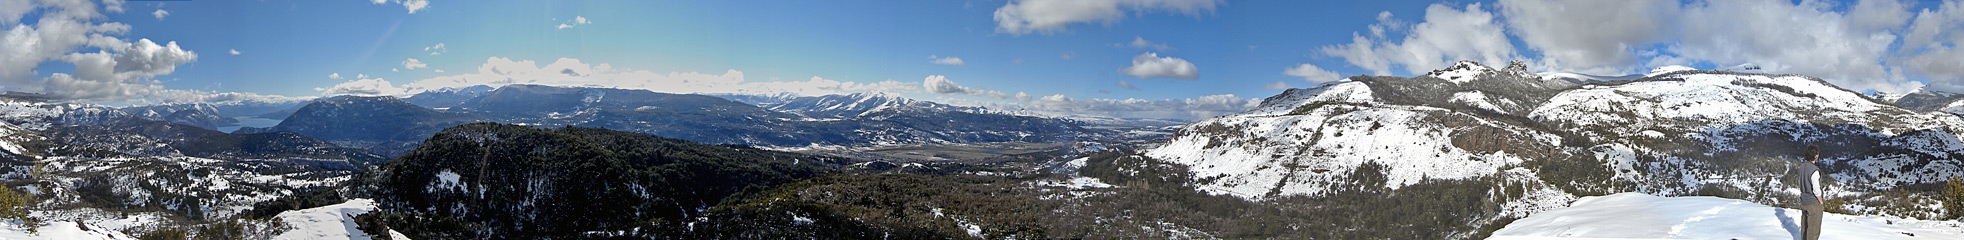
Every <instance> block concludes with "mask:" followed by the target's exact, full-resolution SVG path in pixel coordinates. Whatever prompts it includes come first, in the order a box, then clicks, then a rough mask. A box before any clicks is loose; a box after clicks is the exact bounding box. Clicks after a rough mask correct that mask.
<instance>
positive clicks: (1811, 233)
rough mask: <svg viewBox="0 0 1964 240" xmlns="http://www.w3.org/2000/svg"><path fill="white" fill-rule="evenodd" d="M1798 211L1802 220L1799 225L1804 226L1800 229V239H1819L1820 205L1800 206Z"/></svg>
mask: <svg viewBox="0 0 1964 240" xmlns="http://www.w3.org/2000/svg"><path fill="white" fill-rule="evenodd" d="M1800 210H1801V216H1802V217H1801V218H1802V219H1803V220H1801V221H1802V222H1803V223H1801V224H1802V226H1804V227H1801V229H1803V230H1801V232H1802V233H1801V234H1802V235H1801V236H1802V237H1801V239H1805V240H1819V239H1821V205H1820V204H1807V205H1801V206H1800Z"/></svg>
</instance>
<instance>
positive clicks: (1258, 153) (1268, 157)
mask: <svg viewBox="0 0 1964 240" xmlns="http://www.w3.org/2000/svg"><path fill="white" fill-rule="evenodd" d="M1558 139H1559V138H1558V137H1556V136H1554V135H1551V134H1546V133H1539V132H1536V131H1534V130H1531V129H1527V128H1521V127H1516V126H1509V125H1507V124H1505V123H1500V122H1494V121H1489V120H1486V119H1482V118H1479V117H1477V116H1474V115H1471V114H1468V113H1463V112H1457V111H1452V110H1449V109H1443V108H1438V107H1430V106H1407V105H1393V104H1387V103H1382V102H1380V101H1378V100H1376V97H1375V96H1374V95H1373V92H1372V88H1371V87H1370V86H1369V85H1367V84H1366V83H1364V82H1358V81H1339V82H1334V83H1330V84H1325V85H1321V86H1317V87H1315V88H1310V89H1291V90H1289V91H1286V92H1283V93H1282V94H1280V95H1277V96H1275V97H1270V98H1268V99H1265V100H1264V101H1263V102H1262V104H1261V105H1260V106H1257V107H1256V108H1255V109H1254V110H1250V111H1249V112H1246V113H1241V114H1234V115H1228V116H1222V117H1218V118H1213V119H1207V120H1202V121H1200V122H1196V123H1194V124H1190V125H1187V127H1185V128H1183V129H1181V130H1180V131H1179V132H1178V133H1176V134H1175V135H1174V136H1173V138H1172V139H1171V140H1170V141H1169V142H1168V143H1167V144H1166V145H1163V146H1161V147H1159V148H1155V149H1152V150H1149V151H1147V152H1146V153H1145V154H1146V155H1147V156H1149V157H1153V158H1157V159H1163V160H1167V161H1170V162H1173V163H1179V164H1184V165H1187V166H1189V167H1191V168H1192V171H1193V172H1194V173H1195V177H1196V178H1199V179H1210V180H1207V181H1204V182H1202V183H1201V184H1200V188H1201V189H1202V190H1206V191H1209V192H1212V193H1225V194H1232V195H1234V196H1239V197H1243V198H1251V199H1260V198H1268V197H1276V196H1287V195H1317V194H1321V193H1324V192H1327V191H1329V190H1331V189H1333V188H1336V187H1342V186H1344V185H1346V184H1345V183H1346V182H1349V181H1350V179H1349V176H1348V175H1347V174H1348V173H1351V172H1352V170H1355V169H1357V168H1358V167H1360V166H1363V165H1366V164H1372V165H1381V166H1382V167H1383V171H1384V175H1385V176H1386V177H1387V182H1386V187H1390V188H1393V189H1396V188H1398V187H1400V186H1404V185H1408V184H1413V183H1417V182H1418V181H1420V180H1424V179H1464V178H1471V177H1482V176H1491V175H1494V174H1495V173H1497V172H1499V171H1501V170H1503V169H1504V168H1503V167H1504V166H1509V165H1518V164H1520V163H1522V161H1524V160H1525V157H1523V156H1522V154H1523V152H1528V153H1527V154H1530V155H1531V156H1533V157H1543V155H1544V154H1546V153H1547V152H1549V151H1553V146H1554V145H1556V144H1558V143H1557V142H1558ZM1478 141H1487V142H1496V143H1505V144H1512V145H1511V146H1506V147H1500V146H1493V145H1483V144H1478V143H1477V142H1478ZM1529 149H1532V150H1529Z"/></svg>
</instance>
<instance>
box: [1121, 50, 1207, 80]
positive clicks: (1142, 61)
mask: <svg viewBox="0 0 1964 240" xmlns="http://www.w3.org/2000/svg"><path fill="white" fill-rule="evenodd" d="M1118 72H1119V73H1124V74H1125V75H1130V76H1132V77H1135V78H1155V77H1169V78H1178V79H1184V80H1189V81H1191V80H1194V79H1198V78H1200V68H1198V67H1194V66H1193V63H1190V62H1187V60H1186V59H1180V58H1175V57H1159V54H1158V53H1151V52H1147V53H1142V54H1139V55H1138V56H1133V57H1132V66H1128V67H1125V68H1122V69H1119V70H1118Z"/></svg>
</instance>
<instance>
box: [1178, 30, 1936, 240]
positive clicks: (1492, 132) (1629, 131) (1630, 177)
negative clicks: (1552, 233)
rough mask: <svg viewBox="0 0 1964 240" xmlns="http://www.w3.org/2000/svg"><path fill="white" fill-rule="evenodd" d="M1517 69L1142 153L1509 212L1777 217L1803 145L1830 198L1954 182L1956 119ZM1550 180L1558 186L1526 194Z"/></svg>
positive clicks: (1222, 170)
mask: <svg viewBox="0 0 1964 240" xmlns="http://www.w3.org/2000/svg"><path fill="white" fill-rule="evenodd" d="M1518 66H1519V65H1518V64H1517V65H1513V66H1509V67H1507V68H1505V69H1502V70H1493V69H1492V68H1486V67H1478V66H1477V64H1471V63H1470V62H1462V64H1459V65H1455V66H1454V67H1453V68H1449V69H1442V70H1438V71H1433V72H1432V73H1429V74H1428V75H1426V76H1420V77H1416V78H1399V77H1353V78H1350V79H1346V80H1344V81H1338V82H1332V83H1327V84H1324V85H1319V86H1316V87H1313V88H1308V89H1290V90H1287V91H1284V92H1282V93H1280V94H1277V95H1275V96H1272V97H1269V98H1267V99H1264V100H1263V102H1262V104H1261V105H1260V106H1258V107H1256V108H1255V109H1252V110H1250V111H1247V112H1243V113H1239V114H1231V115H1227V116H1221V117H1216V118H1212V119H1206V120H1201V121H1197V122H1195V123H1192V124H1188V125H1186V126H1184V127H1182V128H1181V129H1180V130H1179V131H1178V132H1176V133H1175V134H1174V135H1173V136H1172V137H1171V138H1170V139H1169V140H1168V142H1167V143H1166V144H1163V145H1159V146H1156V147H1153V148H1150V149H1146V150H1144V151H1142V154H1143V155H1145V156H1147V157H1152V158H1155V159H1160V160H1164V161H1167V162H1171V163H1177V164H1181V165H1185V166H1187V167H1188V171H1190V172H1191V173H1192V174H1193V179H1194V180H1193V182H1192V184H1193V185H1194V186H1196V188H1197V189H1199V190H1202V191H1206V192H1208V193H1212V194H1228V195H1233V196H1236V197H1241V198H1244V199H1250V200H1269V199H1275V198H1278V197H1285V196H1312V197H1314V196H1320V195H1323V194H1329V193H1335V192H1339V191H1342V190H1344V189H1352V188H1353V187H1359V186H1360V185H1361V187H1385V188H1389V189H1394V190H1395V189H1398V188H1401V187H1405V186H1410V185H1411V184H1416V183H1421V182H1424V181H1429V180H1476V179H1477V180H1481V181H1490V182H1492V183H1493V184H1496V187H1498V188H1506V189H1507V193H1506V194H1499V193H1496V194H1494V195H1493V198H1494V201H1496V202H1499V203H1502V205H1503V209H1501V212H1500V215H1502V216H1510V217H1520V216H1534V215H1535V214H1538V213H1540V212H1544V211H1549V210H1551V209H1557V208H1561V207H1566V206H1568V202H1569V201H1572V200H1574V199H1575V197H1576V195H1577V194H1584V193H1616V192H1631V191H1634V192H1640V193H1647V194H1656V195H1660V196H1678V195H1688V194H1711V192H1726V193H1736V194H1746V195H1748V196H1754V197H1752V199H1747V200H1745V201H1752V202H1761V203H1767V204H1778V203H1781V202H1785V201H1788V199H1790V198H1789V197H1787V196H1789V195H1793V194H1797V193H1795V192H1794V189H1792V186H1789V185H1787V184H1784V183H1782V182H1781V180H1782V179H1783V178H1781V177H1778V176H1779V175H1781V174H1785V173H1787V171H1789V169H1790V168H1792V166H1793V165H1794V164H1797V163H1795V161H1797V160H1796V159H1797V158H1796V157H1794V156H1797V155H1798V152H1799V151H1800V149H1799V148H1800V146H1806V145H1808V144H1821V145H1823V146H1824V148H1826V151H1828V152H1827V154H1823V159H1822V163H1821V164H1822V165H1825V166H1835V167H1832V168H1826V169H1830V170H1831V172H1830V174H1829V177H1830V178H1832V179H1833V180H1834V181H1835V182H1837V183H1838V184H1836V185H1834V186H1833V187H1831V188H1834V190H1831V191H1832V192H1838V194H1840V196H1851V197H1852V196H1869V195H1864V194H1870V193H1877V192H1882V191H1886V190H1889V189H1893V188H1895V187H1898V186H1904V185H1910V184H1927V183H1936V182H1939V181H1942V180H1944V179H1948V178H1950V177H1958V176H1964V162H1959V161H1956V160H1955V159H1960V158H1964V141H1960V138H1959V137H1958V133H1964V118H1960V117H1959V116H1957V115H1953V114H1949V113H1941V112H1917V111H1912V110H1907V109H1904V108H1902V107H1898V106H1895V105H1892V104H1889V103H1884V102H1880V101H1878V100H1876V99H1874V98H1871V97H1869V96H1864V95H1862V94H1860V93H1856V92H1853V91H1848V90H1846V89H1842V88H1839V87H1836V86H1834V85H1831V84H1829V83H1827V82H1825V81H1822V80H1820V79H1817V78H1812V77H1806V76H1797V75H1776V74H1758V73H1740V72H1723V71H1706V70H1692V69H1688V68H1673V67H1664V68H1659V69H1658V70H1656V71H1653V73H1654V74H1652V75H1650V76H1646V77H1642V78H1637V79H1631V80H1622V81H1572V80H1570V81H1557V80H1551V79H1550V78H1549V77H1546V76H1542V75H1532V74H1523V72H1524V71H1522V70H1520V69H1521V68H1522V67H1518ZM1455 76H1461V77H1463V78H1453V77H1455ZM1465 76H1470V77H1465ZM1435 78H1436V79H1435ZM1437 79H1445V80H1447V81H1439V80H1437ZM1577 161H1582V162H1577ZM1578 163H1579V164H1578ZM1564 164H1567V165H1564ZM1593 164H1600V166H1601V169H1592V168H1590V165H1593ZM1367 170H1368V171H1374V172H1370V173H1368V174H1365V175H1360V174H1364V173H1359V171H1367ZM1578 170H1582V171H1584V172H1577V171H1578ZM1360 176H1361V177H1381V179H1384V181H1383V182H1382V183H1378V182H1374V180H1371V181H1366V179H1360V178H1359V177H1360ZM1551 178H1552V179H1571V178H1573V179H1572V180H1568V181H1563V182H1553V183H1551V182H1543V181H1544V179H1551ZM1549 181H1553V180H1549ZM1377 184H1381V186H1379V185H1377ZM1557 185H1559V186H1560V187H1555V186H1557ZM1851 201H1856V200H1851ZM1862 201H1867V200H1862ZM1900 204H1905V203H1885V202H1872V201H1871V202H1861V203H1856V204H1850V205H1848V206H1850V207H1849V208H1848V209H1847V210H1849V211H1856V212H1862V213H1863V214H1885V213H1882V212H1877V210H1874V209H1878V208H1885V207H1901V206H1893V205H1900ZM1885 205H1888V206H1885ZM1910 207H1928V206H1910ZM1862 209H1868V210H1862ZM1769 211H1770V210H1769ZM1906 217H1913V218H1929V217H1933V216H1923V215H1914V216H1906ZM1488 220H1490V219H1470V220H1468V221H1474V222H1475V224H1476V225H1477V224H1480V223H1479V222H1480V221H1488ZM1699 238H1703V237H1699Z"/></svg>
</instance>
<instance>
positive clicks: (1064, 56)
mask: <svg viewBox="0 0 1964 240" xmlns="http://www.w3.org/2000/svg"><path fill="white" fill-rule="evenodd" d="M1057 58H1059V59H1064V60H1071V59H1072V58H1077V52H1071V51H1066V52H1064V53H1059V54H1057Z"/></svg>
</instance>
